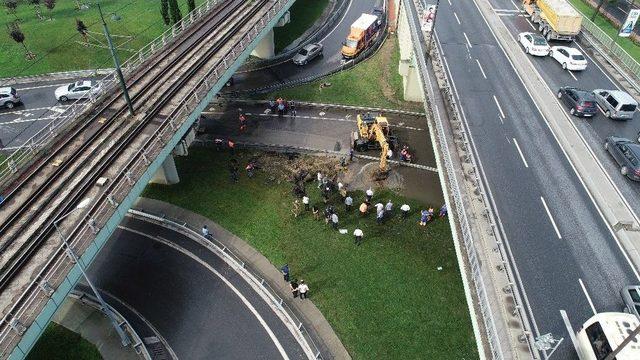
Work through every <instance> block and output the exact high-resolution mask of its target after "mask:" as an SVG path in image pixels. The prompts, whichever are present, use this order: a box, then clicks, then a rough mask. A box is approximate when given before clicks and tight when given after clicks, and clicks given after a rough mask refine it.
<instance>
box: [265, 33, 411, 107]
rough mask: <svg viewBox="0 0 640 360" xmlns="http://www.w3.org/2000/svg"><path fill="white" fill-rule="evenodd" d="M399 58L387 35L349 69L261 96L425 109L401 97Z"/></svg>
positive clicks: (396, 49) (396, 45) (396, 43)
mask: <svg viewBox="0 0 640 360" xmlns="http://www.w3.org/2000/svg"><path fill="white" fill-rule="evenodd" d="M399 60H400V53H399V50H398V41H397V39H396V38H395V37H389V38H388V39H387V41H386V42H385V44H383V45H382V47H381V49H380V50H379V51H378V53H376V54H375V55H374V56H372V57H371V58H369V59H368V60H366V61H363V62H361V63H360V64H358V65H356V66H354V67H353V68H351V69H348V70H344V71H341V72H339V73H336V74H333V75H331V76H328V77H326V78H323V79H321V80H319V81H315V82H312V83H309V84H304V85H301V86H296V87H292V88H287V89H283V90H278V91H277V92H273V93H270V94H266V95H261V97H262V98H264V99H275V98H277V97H279V96H281V97H283V98H285V99H295V100H301V101H312V102H324V103H332V104H344V105H360V106H372V107H379V108H392V109H403V110H415V111H424V109H423V107H422V105H421V104H418V103H410V102H406V101H403V100H402V96H403V87H402V77H401V76H400V75H399V74H398V63H399ZM321 83H331V86H330V87H325V88H323V89H320V84H321Z"/></svg>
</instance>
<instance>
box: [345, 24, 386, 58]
mask: <svg viewBox="0 0 640 360" xmlns="http://www.w3.org/2000/svg"><path fill="white" fill-rule="evenodd" d="M379 27H380V19H379V18H378V16H376V15H371V14H362V15H360V17H359V18H358V20H356V21H355V22H354V23H353V24H352V25H351V30H350V32H349V36H347V39H346V40H345V41H344V42H343V43H342V57H344V58H345V59H353V58H354V57H356V56H358V54H360V52H362V50H364V49H366V48H367V46H369V44H370V43H371V41H372V40H373V39H374V38H375V37H376V35H377V34H378V29H379Z"/></svg>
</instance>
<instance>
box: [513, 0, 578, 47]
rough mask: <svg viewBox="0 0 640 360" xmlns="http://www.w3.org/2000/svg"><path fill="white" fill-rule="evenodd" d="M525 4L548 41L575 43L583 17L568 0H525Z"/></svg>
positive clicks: (526, 9) (532, 19)
mask: <svg viewBox="0 0 640 360" xmlns="http://www.w3.org/2000/svg"><path fill="white" fill-rule="evenodd" d="M523 4H524V9H525V11H526V12H527V13H528V14H529V15H531V21H532V22H533V23H534V24H538V30H539V31H540V32H541V33H542V35H543V36H544V37H545V38H546V39H547V40H564V41H573V39H574V38H575V36H576V35H578V33H579V32H580V27H581V26H582V15H580V13H578V12H577V11H576V9H574V8H573V6H571V5H570V4H569V3H568V2H567V0H523Z"/></svg>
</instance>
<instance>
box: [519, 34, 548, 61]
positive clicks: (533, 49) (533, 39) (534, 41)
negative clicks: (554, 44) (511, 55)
mask: <svg viewBox="0 0 640 360" xmlns="http://www.w3.org/2000/svg"><path fill="white" fill-rule="evenodd" d="M518 42H519V43H520V44H521V45H522V47H524V51H525V52H526V53H527V54H531V55H535V56H547V55H549V51H550V50H551V47H549V44H548V43H547V40H545V38H544V37H542V35H538V34H534V33H530V32H523V33H520V34H518Z"/></svg>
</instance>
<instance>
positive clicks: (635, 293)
mask: <svg viewBox="0 0 640 360" xmlns="http://www.w3.org/2000/svg"><path fill="white" fill-rule="evenodd" d="M620 296H622V301H624V306H625V311H626V312H628V313H630V314H633V315H635V316H637V317H638V318H640V286H638V285H633V286H625V287H623V288H622V290H620Z"/></svg>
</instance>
